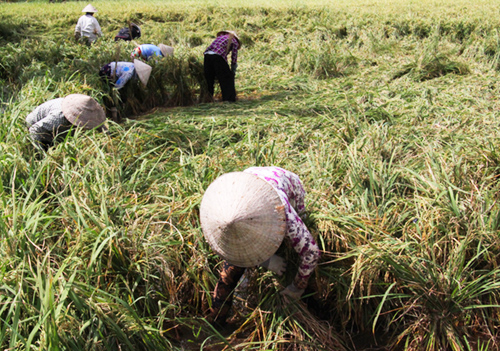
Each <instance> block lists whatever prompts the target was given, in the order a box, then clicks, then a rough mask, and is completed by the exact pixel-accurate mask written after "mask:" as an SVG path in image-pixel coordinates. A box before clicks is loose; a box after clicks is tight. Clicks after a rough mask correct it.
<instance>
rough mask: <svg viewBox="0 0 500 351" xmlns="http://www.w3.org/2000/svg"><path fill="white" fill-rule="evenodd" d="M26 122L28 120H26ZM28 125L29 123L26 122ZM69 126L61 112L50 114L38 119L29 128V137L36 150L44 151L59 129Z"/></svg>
mask: <svg viewBox="0 0 500 351" xmlns="http://www.w3.org/2000/svg"><path fill="white" fill-rule="evenodd" d="M32 120H33V119H31V120H30V121H32ZM27 121H28V118H27ZM28 123H29V122H28ZM69 125H71V123H69V122H68V120H67V119H66V118H65V117H64V115H63V114H62V112H60V113H58V112H51V113H49V114H48V115H47V116H46V117H44V118H42V119H40V120H39V121H37V122H36V123H33V124H31V126H30V127H29V133H30V134H29V136H30V138H31V140H32V141H33V142H34V144H35V146H37V147H38V148H43V149H44V150H46V149H47V148H46V146H47V145H50V144H51V143H52V142H53V140H54V137H55V136H56V135H57V133H58V131H59V129H63V128H64V129H66V127H68V126H69Z"/></svg>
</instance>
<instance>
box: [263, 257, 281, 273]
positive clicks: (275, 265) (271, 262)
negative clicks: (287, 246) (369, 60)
mask: <svg viewBox="0 0 500 351" xmlns="http://www.w3.org/2000/svg"><path fill="white" fill-rule="evenodd" d="M260 266H261V267H264V268H265V269H268V270H270V271H273V272H274V273H276V274H277V275H279V276H282V275H283V273H285V271H286V262H285V259H284V258H282V257H280V256H278V255H272V256H271V257H269V258H268V259H267V260H266V261H264V262H262V263H261V264H260Z"/></svg>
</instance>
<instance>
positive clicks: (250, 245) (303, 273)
mask: <svg viewBox="0 0 500 351" xmlns="http://www.w3.org/2000/svg"><path fill="white" fill-rule="evenodd" d="M304 196H305V191H304V188H303V186H302V183H301V181H300V179H299V177H298V176H297V175H296V174H294V173H292V172H290V171H287V170H284V169H282V168H278V167H252V168H248V169H246V170H245V171H243V172H233V173H227V174H224V175H222V176H220V177H219V178H217V179H216V180H215V181H214V182H213V183H212V184H211V185H210V186H209V187H208V189H207V190H206V192H205V194H204V196H203V199H202V202H201V206H200V221H201V227H202V230H203V235H204V237H205V239H206V240H207V241H208V243H209V245H210V247H211V248H212V250H214V251H215V252H216V253H217V254H218V255H219V256H221V257H222V258H223V259H224V262H223V265H222V271H221V273H220V279H219V281H218V283H217V285H216V287H215V291H214V296H213V301H212V308H211V310H210V312H209V316H208V319H209V320H211V321H213V322H215V323H216V324H219V325H224V324H225V322H226V318H227V315H228V313H229V309H230V307H231V305H232V300H233V292H234V289H235V288H236V286H237V284H238V281H239V280H240V278H241V276H242V275H243V273H244V272H245V269H246V268H247V267H252V266H257V265H260V266H262V267H264V268H267V269H269V270H272V271H273V272H275V273H276V274H278V275H282V274H283V273H284V272H285V269H286V263H285V261H284V259H283V258H281V257H279V256H277V255H275V252H276V251H277V250H278V248H279V246H280V245H281V242H282V241H283V239H284V238H287V239H288V240H290V241H291V245H292V247H293V248H294V249H295V251H296V252H297V253H298V254H299V256H300V266H299V269H298V272H297V274H296V276H295V279H294V281H293V282H292V283H291V284H290V285H288V286H287V287H286V288H285V289H283V290H282V291H281V294H282V295H286V296H288V297H289V298H291V299H293V300H296V299H300V297H301V296H302V294H303V293H304V291H305V288H306V287H307V284H308V280H309V277H310V275H311V273H312V272H313V271H314V269H315V268H316V266H317V262H318V259H319V256H320V252H319V248H318V245H317V244H316V242H315V240H314V239H313V237H312V235H311V233H310V232H309V230H308V229H307V227H306V226H305V224H304V222H303V221H302V220H301V218H300V215H301V214H303V213H304V212H305V207H304Z"/></svg>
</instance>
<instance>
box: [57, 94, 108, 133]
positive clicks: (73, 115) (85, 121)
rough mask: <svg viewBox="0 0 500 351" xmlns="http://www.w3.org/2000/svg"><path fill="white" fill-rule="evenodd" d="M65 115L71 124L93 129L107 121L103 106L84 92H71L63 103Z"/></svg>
mask: <svg viewBox="0 0 500 351" xmlns="http://www.w3.org/2000/svg"><path fill="white" fill-rule="evenodd" d="M61 109H62V113H63V115H64V117H66V119H67V120H68V121H70V122H71V124H73V125H75V126H77V127H83V128H85V129H93V128H95V127H98V126H100V125H102V124H103V123H104V122H105V121H106V114H105V113H104V110H103V108H102V107H101V106H100V105H99V104H98V103H97V101H95V100H94V99H93V98H91V97H90V96H87V95H83V94H71V95H68V96H66V97H65V98H64V100H63V101H62V104H61Z"/></svg>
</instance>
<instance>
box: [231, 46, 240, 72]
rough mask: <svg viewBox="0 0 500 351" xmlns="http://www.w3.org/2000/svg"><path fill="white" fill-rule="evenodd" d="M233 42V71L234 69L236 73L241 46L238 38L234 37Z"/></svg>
mask: <svg viewBox="0 0 500 351" xmlns="http://www.w3.org/2000/svg"><path fill="white" fill-rule="evenodd" d="M232 44H233V45H232V48H233V49H232V50H231V71H233V73H236V68H237V67H238V49H239V47H240V44H239V43H238V40H236V38H232ZM233 67H234V70H233Z"/></svg>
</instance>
